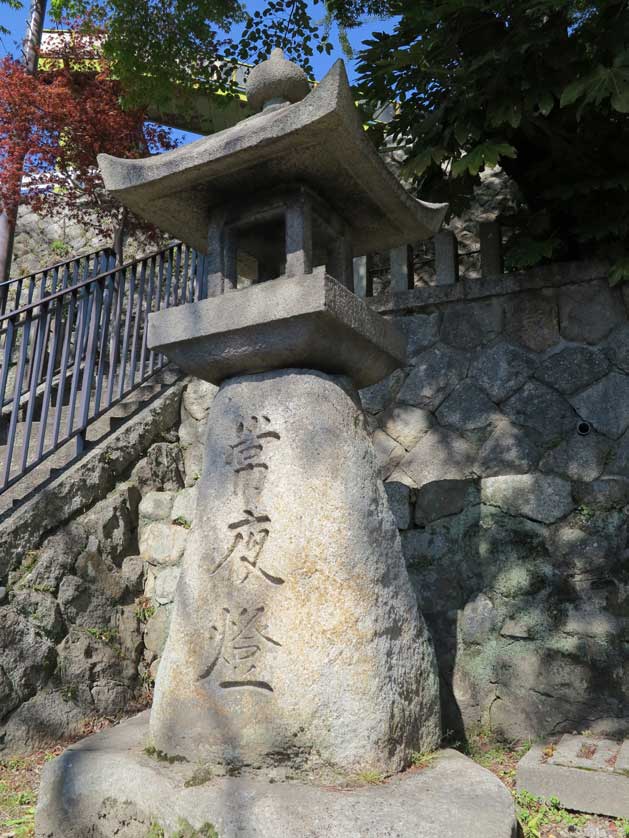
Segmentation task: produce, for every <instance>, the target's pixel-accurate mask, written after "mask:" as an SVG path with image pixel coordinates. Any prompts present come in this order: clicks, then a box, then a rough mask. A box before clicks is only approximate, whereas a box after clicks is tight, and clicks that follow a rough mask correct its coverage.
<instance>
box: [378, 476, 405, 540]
mask: <svg viewBox="0 0 629 838" xmlns="http://www.w3.org/2000/svg"><path fill="white" fill-rule="evenodd" d="M384 490H385V492H386V493H387V500H388V501H389V507H390V508H391V512H392V513H393V517H394V518H395V523H396V525H397V528H398V529H399V530H407V529H408V528H409V527H410V525H411V490H410V489H409V487H408V486H405V485H404V484H403V483H397V482H392V481H391V482H387V483H385V484H384Z"/></svg>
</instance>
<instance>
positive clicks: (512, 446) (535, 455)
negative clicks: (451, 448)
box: [474, 419, 539, 477]
mask: <svg viewBox="0 0 629 838" xmlns="http://www.w3.org/2000/svg"><path fill="white" fill-rule="evenodd" d="M538 460H539V449H538V448H537V445H536V444H535V443H534V442H533V440H532V439H531V438H530V434H528V433H527V432H526V431H525V430H524V429H523V428H518V427H517V426H516V425H513V424H512V423H511V422H510V421H509V420H508V419H505V420H503V421H501V422H498V423H497V424H496V427H495V428H494V430H493V431H492V433H491V434H490V436H489V437H488V438H487V440H486V441H485V443H484V444H483V445H482V447H481V449H480V451H479V452H478V458H477V460H476V465H475V466H474V470H475V471H476V472H477V473H478V474H479V475H481V476H483V477H491V476H493V475H500V474H526V473H527V472H529V471H531V470H532V469H534V468H535V467H536V466H537V462H538Z"/></svg>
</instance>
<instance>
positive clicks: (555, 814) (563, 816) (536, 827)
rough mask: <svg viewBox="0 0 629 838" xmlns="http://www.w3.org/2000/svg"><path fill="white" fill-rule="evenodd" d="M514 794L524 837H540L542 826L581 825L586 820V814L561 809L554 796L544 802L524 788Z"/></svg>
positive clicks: (583, 824)
mask: <svg viewBox="0 0 629 838" xmlns="http://www.w3.org/2000/svg"><path fill="white" fill-rule="evenodd" d="M514 796H515V802H516V806H517V811H518V820H519V821H520V824H521V826H522V830H523V833H524V838H541V836H542V834H543V833H542V827H544V826H552V825H553V824H562V825H564V826H574V827H581V826H585V825H586V824H587V822H588V817H587V816H586V815H576V814H574V813H573V812H568V811H566V810H565V809H562V807H561V803H560V801H559V800H558V799H557V798H556V797H551V799H550V800H549V801H548V803H544V802H543V801H542V800H541V799H540V798H539V797H535V796H534V795H532V794H529V792H528V791H524V790H523V791H519V792H516V793H515V795H514ZM544 834H545V833H544Z"/></svg>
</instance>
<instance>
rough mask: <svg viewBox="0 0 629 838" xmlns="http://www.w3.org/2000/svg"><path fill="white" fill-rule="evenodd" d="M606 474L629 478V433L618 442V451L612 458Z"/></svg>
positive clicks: (626, 432)
mask: <svg viewBox="0 0 629 838" xmlns="http://www.w3.org/2000/svg"><path fill="white" fill-rule="evenodd" d="M606 472H607V473H609V474H618V475H623V476H625V477H629V431H625V433H624V434H623V435H622V436H621V437H620V439H619V440H618V443H617V446H616V450H615V451H614V453H613V456H612V457H610V460H609V463H608V465H607V469H606Z"/></svg>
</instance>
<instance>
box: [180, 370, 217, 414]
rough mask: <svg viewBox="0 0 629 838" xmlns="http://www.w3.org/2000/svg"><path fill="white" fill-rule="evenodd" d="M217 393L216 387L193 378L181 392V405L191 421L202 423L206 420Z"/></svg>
mask: <svg viewBox="0 0 629 838" xmlns="http://www.w3.org/2000/svg"><path fill="white" fill-rule="evenodd" d="M217 393H218V387H216V385H214V384H210V382H209V381H202V380H201V379H200V378H193V379H192V380H191V381H190V382H189V383H188V384H187V385H186V388H185V390H184V391H183V396H182V399H181V404H182V406H183V407H184V408H185V409H186V411H187V412H188V413H189V414H190V416H192V418H193V419H195V420H196V421H197V422H203V421H204V420H206V419H207V415H208V413H209V410H210V407H211V405H212V401H213V400H214V396H215V395H216V394H217Z"/></svg>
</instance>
